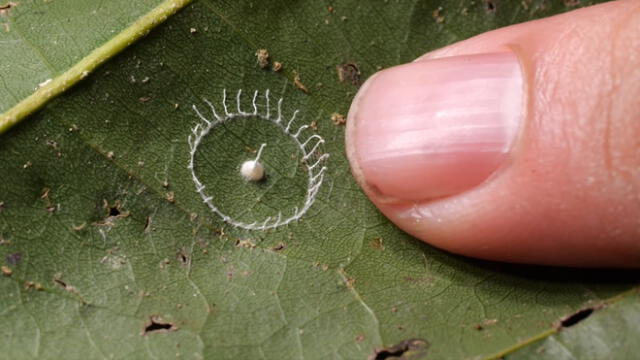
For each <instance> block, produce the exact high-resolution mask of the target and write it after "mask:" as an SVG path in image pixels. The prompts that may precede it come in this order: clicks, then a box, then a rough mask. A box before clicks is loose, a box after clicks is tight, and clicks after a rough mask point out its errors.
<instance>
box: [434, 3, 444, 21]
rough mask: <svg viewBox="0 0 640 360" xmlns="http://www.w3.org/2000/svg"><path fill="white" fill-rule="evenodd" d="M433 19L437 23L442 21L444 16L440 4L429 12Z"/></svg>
mask: <svg viewBox="0 0 640 360" xmlns="http://www.w3.org/2000/svg"><path fill="white" fill-rule="evenodd" d="M431 16H432V17H433V20H435V21H436V22H437V23H438V24H442V23H444V16H442V6H439V7H438V8H437V9H435V10H433V12H432V13H431Z"/></svg>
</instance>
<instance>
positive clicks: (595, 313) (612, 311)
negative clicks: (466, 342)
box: [508, 291, 640, 360]
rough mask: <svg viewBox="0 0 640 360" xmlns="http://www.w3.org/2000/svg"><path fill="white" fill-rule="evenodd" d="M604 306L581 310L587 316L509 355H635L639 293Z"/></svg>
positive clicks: (556, 357) (588, 358) (587, 357)
mask: <svg viewBox="0 0 640 360" xmlns="http://www.w3.org/2000/svg"><path fill="white" fill-rule="evenodd" d="M626 295H628V296H624V297H620V298H618V299H615V300H614V301H611V302H610V303H608V304H606V305H605V306H604V307H595V308H587V309H584V310H582V312H581V313H579V314H583V315H582V316H586V315H589V314H591V315H589V317H588V319H586V320H585V321H583V322H581V323H579V324H577V325H575V326H574V327H570V328H560V331H559V332H558V334H555V335H553V336H550V337H548V338H546V339H545V340H544V341H541V342H539V343H536V344H535V346H530V347H528V348H526V349H523V350H521V351H518V352H516V353H515V354H513V355H512V356H509V357H508V359H509V360H517V359H540V360H544V359H554V360H563V359H581V360H582V359H583V360H591V359H620V360H624V359H636V358H637V357H638V351H637V346H638V344H637V341H638V337H639V336H640V328H639V327H638V322H639V321H640V296H639V295H638V292H637V291H634V292H632V293H630V294H626Z"/></svg>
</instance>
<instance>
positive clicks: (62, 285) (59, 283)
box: [53, 277, 67, 289]
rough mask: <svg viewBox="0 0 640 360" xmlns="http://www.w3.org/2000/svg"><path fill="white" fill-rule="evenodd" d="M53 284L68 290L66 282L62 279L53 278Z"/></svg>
mask: <svg viewBox="0 0 640 360" xmlns="http://www.w3.org/2000/svg"><path fill="white" fill-rule="evenodd" d="M53 282H55V283H56V284H58V285H60V286H61V287H62V288H63V289H66V288H67V283H65V282H64V281H62V279H60V278H58V277H54V278H53Z"/></svg>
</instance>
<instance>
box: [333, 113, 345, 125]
mask: <svg viewBox="0 0 640 360" xmlns="http://www.w3.org/2000/svg"><path fill="white" fill-rule="evenodd" d="M331 121H333V123H334V124H336V125H344V124H346V123H347V118H346V117H345V116H344V115H342V114H340V113H333V114H331Z"/></svg>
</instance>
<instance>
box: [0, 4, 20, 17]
mask: <svg viewBox="0 0 640 360" xmlns="http://www.w3.org/2000/svg"><path fill="white" fill-rule="evenodd" d="M17 5H18V3H16V2H13V1H9V2H7V3H6V4H4V5H0V15H3V16H4V15H7V14H8V13H9V11H10V10H11V9H13V8H14V7H16V6H17Z"/></svg>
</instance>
